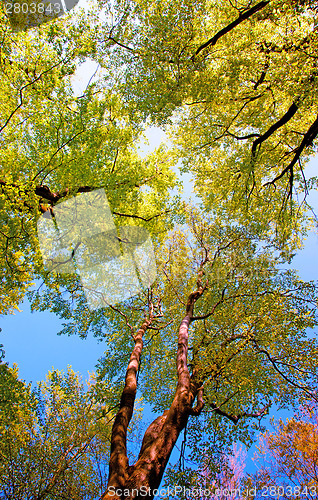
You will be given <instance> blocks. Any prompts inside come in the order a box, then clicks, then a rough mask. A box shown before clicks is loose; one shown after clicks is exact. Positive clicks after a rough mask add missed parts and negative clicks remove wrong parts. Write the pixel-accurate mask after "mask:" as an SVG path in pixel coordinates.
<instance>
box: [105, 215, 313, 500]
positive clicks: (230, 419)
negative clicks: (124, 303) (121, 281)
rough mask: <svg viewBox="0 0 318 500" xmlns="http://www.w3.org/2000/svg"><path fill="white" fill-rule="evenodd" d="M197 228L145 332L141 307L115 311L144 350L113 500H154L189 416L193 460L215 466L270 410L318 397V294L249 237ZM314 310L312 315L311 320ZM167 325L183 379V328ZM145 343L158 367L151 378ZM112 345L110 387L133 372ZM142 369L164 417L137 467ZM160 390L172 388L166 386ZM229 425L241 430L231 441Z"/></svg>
mask: <svg viewBox="0 0 318 500" xmlns="http://www.w3.org/2000/svg"><path fill="white" fill-rule="evenodd" d="M189 217H190V220H189V221H188V224H189V226H190V227H191V228H192V234H191V235H189V234H188V235H184V234H183V233H181V232H178V233H175V234H173V235H172V236H171V242H170V245H169V246H168V248H167V250H166V253H165V255H163V256H162V272H163V275H164V276H165V279H164V280H163V282H162V284H160V287H159V288H157V289H154V290H153V291H152V293H151V294H150V295H149V296H148V299H147V300H148V307H149V309H148V313H147V315H146V316H145V319H144V321H143V323H142V324H141V325H140V327H139V329H137V331H136V333H134V332H135V330H134V328H133V326H132V325H131V324H132V323H133V322H134V321H135V317H134V316H132V319H133V321H132V320H131V319H130V317H131V316H130V317H129V310H130V311H133V310H134V307H135V308H136V311H139V310H140V303H138V302H137V303H136V304H135V305H134V307H132V308H130V309H129V308H127V309H125V308H121V309H120V310H118V311H117V312H118V313H119V315H120V316H121V318H122V319H123V323H125V322H126V321H127V327H128V329H130V328H131V331H132V333H133V340H134V347H133V350H132V352H131V355H130V360H129V363H128V367H127V370H126V378H125V386H124V389H123V392H122V396H121V403H120V410H119V412H118V413H117V416H116V419H115V422H114V425H113V429H112V444H111V456H110V472H109V479H108V492H106V493H105V494H104V496H103V497H102V498H103V499H109V498H111V497H113V498H141V497H142V493H143V492H144V491H145V490H146V491H149V495H148V496H149V498H153V496H154V494H155V493H154V492H155V490H156V489H157V488H158V487H159V484H160V481H161V479H162V475H163V472H164V469H165V467H166V465H167V463H168V460H169V457H170V454H171V451H172V449H173V447H174V445H175V443H176V441H177V439H178V437H179V436H180V433H181V432H182V431H183V430H184V429H185V428H186V426H187V424H188V421H189V419H190V418H191V417H192V419H191V420H190V421H189V425H188V427H187V432H188V435H189V441H190V443H191V448H192V450H191V458H192V460H194V461H195V463H197V464H200V461H202V459H203V460H205V457H206V454H207V455H208V456H214V457H216V458H217V455H218V452H222V451H223V453H224V451H225V450H226V444H227V443H229V442H231V439H232V440H237V439H240V440H242V441H245V442H246V443H247V444H248V443H249V442H250V441H249V440H250V439H251V433H250V431H251V429H250V422H251V421H253V419H260V418H261V417H262V416H263V415H265V414H266V413H267V412H268V409H269V407H270V405H271V403H273V402H275V403H276V404H278V405H280V406H281V407H284V406H286V405H287V406H288V405H289V404H292V401H294V403H295V406H297V405H298V404H299V403H298V398H299V397H300V398H301V397H302V396H301V394H303V396H304V395H306V396H308V397H312V398H315V397H316V396H315V394H314V393H313V391H312V390H311V388H310V387H311V386H312V385H313V384H314V382H315V370H316V369H315V368H314V369H313V370H312V371H311V370H310V368H309V365H308V362H309V361H308V359H307V355H306V354H305V353H306V351H307V349H308V348H309V345H310V349H311V346H313V349H314V350H315V349H317V345H316V341H315V340H314V339H310V341H309V340H308V339H306V338H305V337H304V331H305V329H306V328H307V327H314V324H315V322H316V319H315V312H314V310H315V306H314V304H315V301H316V299H315V298H314V295H315V291H314V287H312V285H309V284H304V283H302V282H300V281H298V280H297V278H296V276H295V275H294V274H293V273H290V272H288V271H287V272H283V271H282V272H278V270H277V268H275V266H276V265H277V263H274V262H273V260H272V258H271V257H270V255H269V253H268V252H267V251H265V250H262V251H260V250H259V251H256V245H255V242H254V244H253V243H252V242H251V239H250V238H251V235H248V234H246V230H245V231H242V230H241V229H239V228H237V227H227V228H220V227H219V226H216V225H213V222H212V220H211V219H207V220H205V221H204V222H203V221H202V219H203V215H202V214H197V216H195V215H194V214H192V215H191V216H189ZM190 221H191V223H190ZM187 238H188V241H189V243H190V244H191V246H190V247H188V246H187ZM181 250H182V251H181ZM230 263H231V265H230ZM274 269H275V270H274ZM252 273H253V274H252ZM158 286H159V285H158ZM193 287H194V291H193V292H191V293H189V291H190V290H191V288H192V289H193ZM155 292H156V294H155ZM311 294H314V295H311ZM311 301H313V302H312V304H313V309H311V308H309V309H308V306H309V304H310V302H311ZM138 306H139V307H138ZM182 313H183V316H182ZM162 314H163V315H164V320H165V321H167V320H169V319H170V318H171V319H175V320H176V321H177V320H178V322H179V324H180V327H179V332H178V349H177V354H176V364H177V370H176V373H175V369H174V367H173V364H172V363H171V360H172V358H173V351H174V341H173V329H174V328H175V326H174V324H173V325H172V327H171V326H170V324H169V327H168V329H167V326H164V325H162V324H161V321H162V319H160V318H161V315H162ZM169 323H170V322H169ZM190 325H191V326H192V325H193V326H192V327H190ZM119 329H120V326H119V324H118V326H117V328H116V330H117V331H118V330H119ZM153 329H155V334H154V333H152V330H153ZM147 332H149V333H148V336H147ZM149 335H150V337H149ZM189 335H190V345H189ZM144 336H146V338H147V350H149V357H148V356H147V357H148V359H149V360H150V364H149V363H147V365H146V366H145V367H144V368H143V365H142V366H141V367H140V356H141V353H142V348H143V337H144ZM111 340H112V345H110V347H109V349H110V351H109V353H106V357H105V361H104V364H103V370H104V375H105V374H107V373H108V374H109V376H110V377H112V376H113V374H114V361H115V360H116V372H117V373H118V370H119V368H120V367H122V366H123V361H122V362H120V361H119V357H120V349H121V346H120V342H121V340H120V339H118V340H117V342H116V340H115V339H114V337H113V338H112V339H111ZM114 340H115V342H116V344H115V345H114ZM189 348H190V349H191V352H192V356H191V360H188V349H189ZM312 359H313V357H312V356H311V360H312ZM150 368H152V372H150V371H149V369H150ZM138 369H140V374H139V379H138V384H139V387H140V389H141V390H142V391H143V394H144V396H146V397H147V400H148V401H149V402H151V403H152V404H153V405H154V407H155V408H156V410H158V411H159V410H161V412H162V414H161V416H159V417H158V418H157V419H156V420H155V421H154V422H153V423H152V424H151V425H150V426H149V427H148V429H147V431H146V432H145V434H144V438H143V442H142V445H141V449H140V453H139V458H138V460H137V461H136V462H135V464H134V465H129V464H128V459H127V456H126V437H125V436H126V429H127V426H128V424H129V421H130V418H131V415H132V412H133V402H134V397H135V395H136V390H137V382H136V376H137V371H138ZM162 380H165V381H167V382H166V384H165V386H164V387H162ZM173 383H175V387H176V389H175V391H174V395H173V392H172V387H173V386H172V384H173ZM166 385H167V386H168V389H167V387H166ZM204 404H205V405H206V407H207V411H206V412H205V424H204V433H205V435H206V441H205V442H204V448H205V449H206V452H205V454H204V456H203V458H202V441H201V440H199V439H200V433H201V432H203V428H202V422H200V419H199V416H200V414H201V413H202V410H203V407H204ZM229 424H230V425H231V426H233V424H235V427H234V429H233V428H231V433H232V434H231V435H229V427H228V426H229ZM252 427H253V425H252ZM211 443H212V444H211ZM143 488H145V490H143ZM147 488H148V490H147Z"/></svg>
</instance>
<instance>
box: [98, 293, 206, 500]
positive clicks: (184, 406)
mask: <svg viewBox="0 0 318 500" xmlns="http://www.w3.org/2000/svg"><path fill="white" fill-rule="evenodd" d="M203 292H204V288H202V286H199V289H198V290H197V291H196V292H193V293H191V294H190V296H189V298H188V302H187V307H186V315H185V317H184V318H183V320H182V322H181V325H180V328H179V335H178V349H177V373H178V383H177V388H176V392H175V396H174V399H173V402H172V404H171V406H170V408H169V409H168V410H166V411H165V412H164V413H163V415H161V416H160V417H158V418H156V420H154V421H153V422H152V424H150V426H149V427H148V429H147V430H146V432H145V435H144V438H143V441H142V445H141V449H140V453H139V457H138V460H137V462H136V463H135V464H134V465H131V466H129V464H128V458H127V449H126V436H127V428H128V425H129V422H130V420H131V417H132V413H133V407H134V401H135V396H136V391H137V382H136V374H137V370H138V366H139V362H140V355H141V351H142V345H143V341H142V338H143V335H144V333H145V331H146V330H147V328H148V326H150V324H151V321H152V317H151V316H150V318H149V319H147V320H145V322H144V323H143V325H142V326H141V328H140V329H139V330H138V332H137V334H136V336H135V337H134V339H135V347H134V349H133V351H132V353H131V356H130V360H129V364H128V368H127V372H126V382H125V387H124V390H123V393H122V397H121V402H120V409H119V411H118V413H117V416H116V419H115V422H114V425H113V429H112V438H111V456H110V462H109V480H108V485H107V490H106V492H105V493H104V494H103V495H102V497H101V500H123V499H125V500H132V499H139V498H147V499H152V498H153V497H154V490H156V489H158V488H159V486H160V482H161V479H162V476H163V473H164V471H165V468H166V466H167V463H168V461H169V458H170V455H171V452H172V450H173V448H174V445H175V444H176V441H177V439H178V437H179V435H180V433H181V432H182V430H183V429H184V428H185V426H186V424H187V421H188V418H189V415H191V414H192V415H199V413H200V412H201V410H202V408H203V391H202V389H201V388H200V384H199V383H198V382H197V381H195V380H194V378H193V376H192V377H191V376H190V373H189V370H188V365H187V354H188V335H189V325H190V323H191V320H192V317H193V308H194V304H195V302H196V301H197V300H198V298H199V297H200V296H201V295H202V293H203ZM195 398H197V405H196V407H195V408H192V406H193V403H194V400H195Z"/></svg>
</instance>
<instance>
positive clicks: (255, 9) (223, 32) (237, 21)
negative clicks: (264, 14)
mask: <svg viewBox="0 0 318 500" xmlns="http://www.w3.org/2000/svg"><path fill="white" fill-rule="evenodd" d="M268 3H269V0H267V1H262V2H259V3H258V4H256V5H254V7H251V8H250V9H248V10H246V11H245V12H243V14H240V15H239V17H238V18H237V19H235V21H233V22H231V23H230V24H228V25H227V26H225V27H224V28H222V29H221V30H220V31H218V32H217V33H216V34H215V35H214V36H213V37H212V38H210V40H208V41H207V42H205V43H203V44H202V45H200V47H198V48H197V50H196V52H195V54H194V55H193V56H192V58H191V59H192V61H194V59H195V57H196V56H197V55H198V54H200V52H201V51H202V50H204V49H206V48H207V47H210V46H213V45H215V44H216V43H217V41H218V40H219V39H220V38H221V37H222V36H224V35H226V34H227V33H229V32H230V31H232V29H234V28H235V27H236V26H238V25H239V24H241V23H242V22H243V21H245V20H246V19H248V18H249V17H251V16H252V15H253V14H255V13H256V12H258V11H259V10H261V9H263V8H264V7H266V5H267V4H268Z"/></svg>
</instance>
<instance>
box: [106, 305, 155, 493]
mask: <svg viewBox="0 0 318 500" xmlns="http://www.w3.org/2000/svg"><path fill="white" fill-rule="evenodd" d="M151 322H152V314H150V315H149V319H145V321H144V322H143V324H142V326H141V327H140V328H139V330H138V332H137V333H136V335H135V337H134V341H135V347H134V349H133V351H132V353H131V356H130V360H129V363H128V368H127V371H126V378H125V387H124V389H123V392H122V395H121V399H120V409H119V411H118V413H117V415H116V418H115V422H114V425H113V428H112V435H111V450H110V461H109V481H108V486H115V487H118V486H121V487H123V486H124V484H125V481H126V479H127V468H128V458H127V428H128V425H129V422H130V420H131V417H132V414H133V409H134V403H135V397H136V391H137V371H138V367H139V363H140V356H141V352H142V348H143V335H144V333H145V332H146V330H147V328H148V326H149V325H150V324H151Z"/></svg>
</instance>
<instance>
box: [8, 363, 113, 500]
mask: <svg viewBox="0 0 318 500" xmlns="http://www.w3.org/2000/svg"><path fill="white" fill-rule="evenodd" d="M0 368H1V372H0V373H1V385H0V390H1V406H2V409H3V410H4V411H2V412H1V421H0V433H1V444H0V456H1V460H0V498H1V499H3V500H19V499H21V500H22V499H29V498H30V499H31V498H32V499H35V498H36V499H46V498H47V499H50V500H51V499H59V500H60V499H63V498H72V499H79V498H81V499H95V498H96V497H97V496H98V495H99V494H100V493H101V491H102V490H103V488H105V486H106V477H107V472H106V467H105V465H106V464H107V460H108V456H109V438H110V436H109V432H110V426H109V422H111V420H112V418H113V409H112V408H111V407H110V406H108V405H110V404H111V398H112V394H111V391H110V390H109V388H106V387H105V386H104V387H103V391H102V392H101V386H98V385H96V383H95V382H96V381H94V379H93V378H92V380H91V381H90V382H89V383H88V387H87V388H86V389H85V388H84V385H83V383H82V382H81V380H80V378H79V376H78V374H76V373H74V372H73V371H72V370H71V369H70V368H69V369H68V372H67V374H63V373H62V372H58V371H52V372H50V373H49V374H48V377H47V380H46V381H45V382H42V383H39V385H38V388H37V390H35V391H32V389H31V387H30V385H28V386H26V385H25V384H24V383H23V382H22V381H20V380H19V379H18V370H17V368H16V367H15V368H14V369H10V368H9V367H7V366H6V365H4V364H1V365H0ZM4 376H5V379H4Z"/></svg>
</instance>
